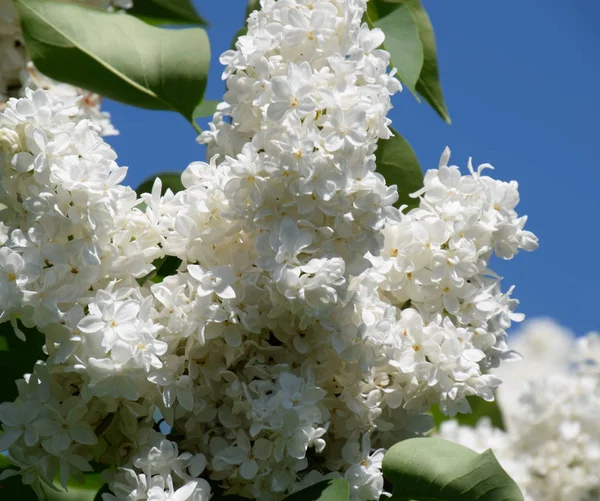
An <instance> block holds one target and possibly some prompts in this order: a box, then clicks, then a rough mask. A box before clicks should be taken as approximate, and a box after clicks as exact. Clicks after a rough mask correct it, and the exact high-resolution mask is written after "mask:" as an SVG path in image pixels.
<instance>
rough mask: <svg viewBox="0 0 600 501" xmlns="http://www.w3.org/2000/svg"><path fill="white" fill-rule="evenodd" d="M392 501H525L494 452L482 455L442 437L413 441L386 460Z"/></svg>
mask: <svg viewBox="0 0 600 501" xmlns="http://www.w3.org/2000/svg"><path fill="white" fill-rule="evenodd" d="M383 474H384V476H385V477H386V478H387V479H388V480H389V481H390V482H391V483H392V485H393V486H394V491H393V495H392V498H391V501H400V500H403V499H410V500H414V501H455V500H456V501H523V494H522V493H521V491H520V489H519V487H518V486H517V484H516V483H515V482H514V480H512V479H511V478H510V477H509V476H508V474H507V473H506V472H505V471H504V470H503V469H502V467H501V466H500V464H499V463H498V461H497V460H496V457H495V456H494V454H493V453H492V451H491V450H487V451H485V452H484V453H483V454H478V453H476V452H475V451H472V450H471V449H468V448H466V447H463V446H462V445H458V444H453V443H452V442H448V441H446V440H441V439H439V438H411V439H408V440H404V441H402V442H400V443H398V444H396V445H394V446H393V447H392V448H391V449H390V450H389V451H388V452H387V454H386V455H385V457H384V458H383Z"/></svg>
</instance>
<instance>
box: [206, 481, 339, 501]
mask: <svg viewBox="0 0 600 501" xmlns="http://www.w3.org/2000/svg"><path fill="white" fill-rule="evenodd" d="M349 497H350V486H349V484H348V482H346V480H344V479H343V478H333V479H331V480H323V481H322V482H318V483H316V484H314V485H311V486H310V487H307V488H306V489H302V490H301V491H298V492H295V493H294V494H291V495H290V496H288V497H286V498H285V499H284V501H348V498H349ZM212 501H249V500H248V498H244V497H241V496H237V495H226V496H220V497H216V498H213V500H212Z"/></svg>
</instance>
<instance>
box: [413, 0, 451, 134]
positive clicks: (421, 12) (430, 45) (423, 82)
mask: <svg viewBox="0 0 600 501" xmlns="http://www.w3.org/2000/svg"><path fill="white" fill-rule="evenodd" d="M404 4H405V5H406V6H407V7H408V8H410V10H411V11H412V13H413V15H414V17H415V20H416V21H417V26H418V27H419V36H420V37H421V42H422V43H423V55H424V59H423V68H422V69H421V75H420V76H419V81H418V82H417V91H418V92H419V94H421V96H423V99H425V101H427V102H428V103H429V104H430V105H431V106H432V107H433V109H434V110H435V111H437V112H438V114H439V115H440V116H441V117H442V118H443V119H444V120H445V121H446V123H448V124H450V123H452V121H451V119H450V114H449V113H448V108H447V107H446V103H445V101H444V93H443V91H442V85H441V84H440V72H439V69H438V62H437V49H436V44H435V35H434V33H433V26H432V25H431V20H430V19H429V16H428V15H427V12H426V11H425V9H424V7H423V5H422V4H421V0H405V2H404Z"/></svg>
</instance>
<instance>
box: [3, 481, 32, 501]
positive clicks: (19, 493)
mask: <svg viewBox="0 0 600 501" xmlns="http://www.w3.org/2000/svg"><path fill="white" fill-rule="evenodd" d="M0 499H2V500H3V501H4V500H6V501H12V500H18V501H39V500H38V497H37V495H36V493H35V492H34V491H33V489H32V488H31V487H30V486H29V485H24V484H23V482H22V481H21V475H15V476H13V477H9V478H6V479H4V480H2V481H0Z"/></svg>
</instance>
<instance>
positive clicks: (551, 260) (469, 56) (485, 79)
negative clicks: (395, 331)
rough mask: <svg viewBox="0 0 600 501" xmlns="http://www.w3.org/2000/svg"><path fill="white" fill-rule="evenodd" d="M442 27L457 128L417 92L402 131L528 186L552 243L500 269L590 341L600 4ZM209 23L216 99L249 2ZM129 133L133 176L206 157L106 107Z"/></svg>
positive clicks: (436, 14)
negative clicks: (222, 58)
mask: <svg viewBox="0 0 600 501" xmlns="http://www.w3.org/2000/svg"><path fill="white" fill-rule="evenodd" d="M423 2H424V5H425V7H426V8H427V9H428V11H429V14H430V16H431V18H432V21H433V25H434V28H435V30H436V35H437V40H438V55H439V62H440V67H441V77H442V83H443V86H444V89H445V94H446V101H447V103H448V106H449V109H450V113H451V115H452V119H453V125H452V126H447V125H445V124H444V123H443V122H442V120H441V119H439V118H438V117H437V115H435V113H434V112H433V111H432V110H431V109H430V108H429V107H428V106H427V105H426V104H418V103H417V102H416V101H415V99H414V98H413V97H412V96H411V95H410V93H408V92H404V93H402V94H401V95H399V96H397V97H396V99H395V106H396V107H395V109H394V110H393V112H392V114H391V118H392V120H393V122H394V126H395V127H396V128H397V129H398V130H399V131H400V132H401V133H402V134H404V135H405V137H407V138H408V140H409V141H410V142H411V144H412V145H413V148H414V149H415V151H416V153H417V155H418V157H419V160H420V162H421V165H422V167H423V168H424V169H427V168H434V167H436V166H437V161H438V158H439V155H440V154H441V152H442V150H443V148H444V147H445V146H446V145H449V146H450V147H451V148H452V152H453V160H454V161H455V162H456V163H458V164H459V165H461V166H466V161H467V158H468V157H469V156H472V157H473V159H474V162H475V163H476V164H479V163H483V162H490V163H492V164H493V165H494V166H495V167H496V171H495V172H494V175H495V176H496V177H498V178H500V179H504V180H510V179H516V180H517V181H518V182H519V184H520V191H521V200H522V202H521V204H520V206H519V211H520V213H522V214H528V215H529V218H530V219H529V223H528V225H529V226H528V227H529V229H530V230H532V231H534V232H535V233H536V234H537V235H538V236H539V238H540V249H539V250H538V251H537V252H535V253H531V254H529V253H523V254H520V255H518V256H517V257H516V258H515V259H514V260H513V261H511V262H508V263H504V262H496V263H494V266H493V267H495V269H496V270H497V271H498V272H499V273H500V274H501V275H502V276H504V278H505V282H504V283H505V288H508V286H509V285H510V284H516V285H517V288H516V291H515V293H516V296H517V297H518V298H519V299H520V300H521V308H520V311H522V312H524V313H526V314H527V315H528V316H529V317H530V318H532V317H535V316H541V315H544V316H552V317H554V318H555V319H556V320H558V321H559V322H561V323H562V324H564V325H565V326H567V327H570V328H571V329H573V330H574V331H575V332H576V333H577V334H579V335H581V334H584V333H586V332H587V331H590V330H600V318H599V315H598V312H599V311H600V293H599V292H598V290H599V287H600V250H599V247H600V234H599V229H600V224H599V221H598V218H599V217H600V194H599V191H600V171H599V167H598V153H599V151H600V138H599V137H598V132H599V130H600V128H599V126H598V117H599V115H600V104H599V97H598V93H599V89H600V31H599V30H598V20H599V19H600V2H598V0H573V1H564V0H544V1H537V0H510V1H508V2H497V1H493V0H423ZM195 3H196V4H197V6H198V9H199V12H201V13H202V15H203V16H205V17H206V18H207V19H208V20H210V22H211V28H210V29H209V35H210V40H211V44H212V52H213V61H212V67H211V74H210V80H209V85H208V90H207V97H208V98H210V99H219V98H220V97H221V96H222V94H223V88H224V87H223V83H222V81H221V78H220V76H221V66H220V64H219V62H218V56H219V55H220V54H221V52H223V51H224V50H226V49H228V48H229V46H230V43H231V39H232V37H233V34H234V33H235V32H236V31H237V30H238V29H239V27H240V26H241V25H242V23H243V12H244V8H245V4H246V1H245V0H221V1H210V2H209V1H206V0H196V2H195ZM106 109H107V110H108V111H110V112H111V113H112V115H113V122H114V124H115V126H116V127H117V128H118V129H120V131H121V136H119V137H116V138H111V139H110V142H111V144H112V145H113V146H114V148H115V149H116V151H117V153H118V155H119V157H120V158H119V163H120V164H121V165H124V166H128V167H129V168H130V170H129V175H128V179H127V180H128V182H129V184H131V185H132V186H137V184H139V183H140V182H141V181H142V180H143V179H144V178H146V177H148V176H150V175H151V174H153V173H157V172H160V171H165V170H179V171H181V170H183V169H184V168H185V167H186V166H187V165H188V164H189V163H190V162H192V161H195V160H204V157H205V154H204V149H203V148H201V147H200V146H199V145H197V144H196V142H195V141H194V139H195V132H194V130H193V129H192V128H191V127H190V126H189V124H187V123H186V122H185V121H184V119H183V118H181V117H179V116H178V115H176V114H174V113H166V112H165V113H162V112H156V111H146V110H139V109H135V108H131V107H128V106H124V105H121V104H118V103H113V102H108V103H106Z"/></svg>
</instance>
